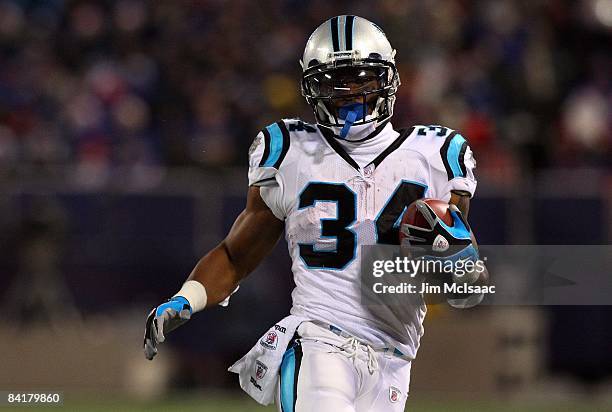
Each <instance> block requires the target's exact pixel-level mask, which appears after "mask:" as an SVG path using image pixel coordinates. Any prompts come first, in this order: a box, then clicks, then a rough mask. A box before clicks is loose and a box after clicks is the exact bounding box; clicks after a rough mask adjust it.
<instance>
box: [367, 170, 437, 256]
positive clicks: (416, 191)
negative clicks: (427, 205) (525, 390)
mask: <svg viewBox="0 0 612 412" xmlns="http://www.w3.org/2000/svg"><path fill="white" fill-rule="evenodd" d="M426 190H427V186H425V185H422V184H419V183H415V182H410V181H408V180H402V183H400V184H399V185H398V186H397V188H396V189H395V192H393V194H392V195H391V197H390V198H389V200H387V204H385V206H384V207H383V209H382V210H381V211H380V213H379V214H378V217H377V218H376V236H377V243H382V244H385V245H399V226H400V219H401V217H402V215H403V214H404V211H405V210H406V208H407V207H408V206H409V205H410V203H412V202H414V201H415V200H417V199H420V198H422V197H423V196H424V195H425V191H426Z"/></svg>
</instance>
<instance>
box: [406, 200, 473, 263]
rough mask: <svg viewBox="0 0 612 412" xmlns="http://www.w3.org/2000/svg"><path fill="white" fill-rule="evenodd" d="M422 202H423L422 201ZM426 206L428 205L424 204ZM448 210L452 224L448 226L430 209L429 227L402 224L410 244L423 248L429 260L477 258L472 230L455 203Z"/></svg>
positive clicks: (424, 256) (425, 256)
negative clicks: (431, 217) (430, 219)
mask: <svg viewBox="0 0 612 412" xmlns="http://www.w3.org/2000/svg"><path fill="white" fill-rule="evenodd" d="M423 203H424V202H423ZM426 207H428V206H427V205H426ZM449 212H450V214H451V216H452V218H453V224H452V226H448V225H447V224H446V223H444V222H443V221H442V219H440V218H439V217H437V216H436V215H435V213H434V212H433V211H432V212H431V215H432V216H434V218H433V220H432V221H431V222H430V227H429V228H421V227H417V226H412V225H409V224H404V225H402V231H403V232H404V234H405V235H406V238H407V239H408V241H409V243H410V246H413V247H416V248H419V247H421V248H423V249H424V252H425V254H424V255H422V256H423V258H425V259H431V260H444V261H446V260H450V261H453V262H457V261H458V260H465V259H467V260H472V261H476V260H478V257H479V256H478V250H477V249H476V247H474V243H473V241H472V230H471V229H470V226H469V225H468V223H467V222H466V221H465V219H464V218H463V216H462V215H461V212H460V211H459V209H458V208H457V206H455V205H451V206H450V208H449Z"/></svg>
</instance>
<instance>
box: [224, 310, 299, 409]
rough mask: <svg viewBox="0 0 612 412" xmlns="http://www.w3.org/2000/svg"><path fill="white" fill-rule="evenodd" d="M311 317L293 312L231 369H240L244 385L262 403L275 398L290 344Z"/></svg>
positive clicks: (240, 376)
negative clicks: (307, 317)
mask: <svg viewBox="0 0 612 412" xmlns="http://www.w3.org/2000/svg"><path fill="white" fill-rule="evenodd" d="M307 320H308V319H305V318H302V317H299V316H294V315H289V316H287V317H286V318H284V319H282V320H281V321H280V322H278V323H277V324H275V325H274V326H272V327H271V328H270V329H268V331H267V332H266V333H265V334H264V335H263V336H262V337H261V338H260V339H259V340H258V341H257V343H256V344H255V346H253V348H252V349H251V350H250V351H249V352H248V353H247V354H246V355H244V356H243V357H242V358H241V359H240V360H239V361H237V362H236V363H234V364H233V365H232V366H230V367H229V369H228V371H230V372H234V373H237V374H238V376H239V379H240V387H241V388H242V389H243V390H244V391H245V392H246V393H248V394H249V395H250V396H251V397H252V398H253V399H255V400H256V401H257V402H258V403H260V404H262V405H270V404H271V403H273V402H274V398H275V394H276V388H277V386H278V378H279V374H278V371H279V369H280V366H281V362H282V361H283V355H284V354H285V351H286V350H287V345H289V342H290V341H291V338H293V335H294V334H295V331H296V329H297V328H298V326H299V325H300V323H302V322H305V321H307Z"/></svg>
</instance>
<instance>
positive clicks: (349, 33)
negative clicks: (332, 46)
mask: <svg viewBox="0 0 612 412" xmlns="http://www.w3.org/2000/svg"><path fill="white" fill-rule="evenodd" d="M354 20H355V16H346V23H345V24H344V39H345V42H346V50H352V49H353V21H354Z"/></svg>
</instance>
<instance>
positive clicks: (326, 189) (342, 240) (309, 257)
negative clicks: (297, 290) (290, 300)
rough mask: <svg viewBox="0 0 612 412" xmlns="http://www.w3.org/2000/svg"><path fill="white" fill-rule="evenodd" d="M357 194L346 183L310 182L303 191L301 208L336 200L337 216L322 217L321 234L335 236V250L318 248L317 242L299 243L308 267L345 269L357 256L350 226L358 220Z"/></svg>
mask: <svg viewBox="0 0 612 412" xmlns="http://www.w3.org/2000/svg"><path fill="white" fill-rule="evenodd" d="M355 199H356V197H355V193H354V192H353V191H352V190H351V189H349V188H348V187H347V186H346V185H344V184H337V183H322V182H311V183H309V184H308V186H306V189H304V190H303V191H302V193H301V194H300V203H299V208H300V209H303V208H306V207H312V206H314V205H315V203H316V202H335V203H336V205H337V212H336V213H337V215H336V218H335V219H321V237H327V238H329V237H335V238H336V250H335V251H317V250H315V247H314V244H311V243H310V244H307V243H300V245H299V246H300V256H301V257H302V259H303V260H304V262H306V265H308V267H309V268H319V269H343V268H344V267H346V266H347V265H348V264H349V263H351V261H352V260H353V259H354V258H355V247H356V246H357V239H356V234H355V232H353V231H352V230H351V229H349V228H348V227H349V226H350V225H352V224H353V223H354V222H355V218H356V213H357V211H356V207H355V203H356V201H355Z"/></svg>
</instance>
